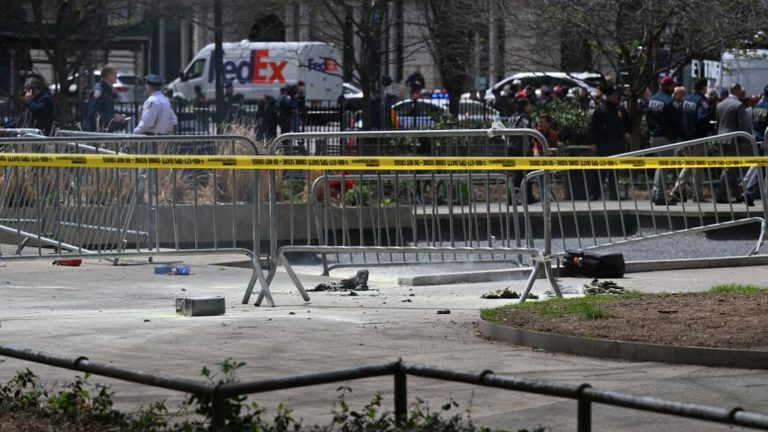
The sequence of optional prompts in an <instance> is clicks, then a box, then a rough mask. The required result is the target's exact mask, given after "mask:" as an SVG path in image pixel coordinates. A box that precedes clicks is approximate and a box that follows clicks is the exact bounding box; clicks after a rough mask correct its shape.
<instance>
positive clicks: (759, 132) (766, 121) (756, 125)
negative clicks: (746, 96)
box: [752, 85, 768, 142]
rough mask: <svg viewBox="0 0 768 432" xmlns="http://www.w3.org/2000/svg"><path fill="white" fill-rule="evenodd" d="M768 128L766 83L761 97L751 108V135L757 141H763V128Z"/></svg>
mask: <svg viewBox="0 0 768 432" xmlns="http://www.w3.org/2000/svg"><path fill="white" fill-rule="evenodd" d="M766 128H768V85H767V86H765V88H764V89H763V98H762V99H760V103H758V104H757V105H755V107H754V108H752V135H754V136H755V140H756V141H757V142H760V141H765V135H764V134H765V129H766Z"/></svg>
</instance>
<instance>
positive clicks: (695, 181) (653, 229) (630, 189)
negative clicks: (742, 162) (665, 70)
mask: <svg viewBox="0 0 768 432" xmlns="http://www.w3.org/2000/svg"><path fill="white" fill-rule="evenodd" d="M737 140H742V141H741V144H739V143H738V142H737ZM670 154H680V155H701V156H705V155H709V156H713V157H717V156H736V155H745V154H748V155H758V154H759V152H758V144H757V143H756V142H755V139H754V138H753V137H752V135H750V134H748V133H745V132H733V133H728V134H724V135H718V136H712V137H707V138H702V139H697V140H692V141H686V142H680V143H675V144H669V145H665V146H660V147H655V148H649V149H645V150H639V151H633V152H629V153H623V154H620V155H616V156H612V157H633V156H666V155H670ZM723 168H724V169H725V168H726V167H725V166H723ZM728 169H730V170H734V171H735V172H738V171H739V169H738V168H728ZM755 169H757V172H758V175H757V181H758V185H759V190H760V191H761V193H760V198H759V200H758V199H755V200H754V202H752V200H751V199H743V198H742V197H740V196H738V195H741V194H742V192H739V186H737V185H732V184H729V182H733V181H734V179H736V181H737V182H738V183H739V185H740V186H741V190H743V191H746V187H745V186H743V185H741V183H742V181H741V177H740V176H741V175H743V174H744V173H743V172H741V173H740V174H739V173H737V174H736V175H733V176H730V177H729V176H728V175H721V174H722V173H721V172H720V170H717V172H715V170H713V169H706V168H696V169H693V172H689V173H682V174H683V176H682V177H681V171H682V170H671V169H667V170H663V171H662V173H661V174H660V175H658V176H655V175H654V171H651V170H644V171H639V170H627V172H626V173H620V172H617V171H615V170H591V171H582V172H579V171H570V172H555V171H549V172H548V174H547V175H548V176H550V177H551V180H550V181H551V183H552V184H555V185H556V186H555V187H552V188H551V191H552V196H551V198H552V202H551V205H552V211H553V213H554V215H555V216H554V220H553V223H554V229H553V241H555V243H557V244H560V246H559V249H560V250H559V251H554V252H553V254H552V256H553V257H561V256H563V255H564V254H565V251H566V250H569V249H582V250H588V249H598V248H609V247H615V246H618V245H624V244H628V243H635V242H640V241H650V240H653V239H659V238H662V237H669V236H678V235H682V234H687V233H695V232H705V231H712V230H717V229H723V228H730V227H736V226H741V225H747V224H757V223H759V224H760V233H759V234H758V235H757V239H756V244H755V247H754V248H753V249H752V250H751V251H745V252H748V253H749V254H750V255H752V254H755V253H757V252H758V251H759V250H760V248H761V247H762V245H763V244H764V241H765V234H766V228H767V224H766V220H768V217H766V216H767V215H766V212H768V205H766V180H765V178H764V177H765V176H764V175H763V174H760V170H759V169H758V168H757V167H755ZM697 171H698V172H697ZM540 175H543V171H535V172H531V173H529V174H528V175H527V177H526V180H530V179H532V178H535V177H536V176H540ZM717 176H720V178H719V179H718V178H717ZM611 177H614V179H615V180H614V181H611ZM654 177H655V178H656V179H658V181H657V182H656V184H657V185H659V186H662V187H658V189H659V190H660V191H661V192H660V197H661V199H657V200H655V202H654V197H653V196H652V195H653V190H654ZM558 178H559V179H558ZM677 179H681V180H683V181H681V182H679V183H680V189H679V190H680V193H681V194H682V195H678V197H679V198H684V199H682V200H678V199H674V198H671V197H670V193H671V192H672V190H673V188H674V184H676V183H678V181H677ZM661 180H663V185H662V183H661V182H660V181H661ZM604 183H605V184H604ZM688 183H690V184H688ZM606 185H607V188H606ZM662 188H663V191H662V190H661V189H662ZM724 188H725V189H724ZM726 189H728V190H729V193H728V194H725V195H722V196H720V197H718V191H721V192H722V191H724V190H726ZM737 194H738V195H737ZM589 195H593V196H592V197H591V199H590V196H589ZM606 195H608V196H607V197H606ZM754 204H757V205H756V206H755V205H754ZM525 220H526V233H528V235H527V238H528V239H531V240H532V239H533V236H532V235H531V231H532V229H533V227H532V226H531V224H530V221H529V219H528V218H526V219H525ZM534 245H535V243H534V242H530V243H528V246H529V247H534Z"/></svg>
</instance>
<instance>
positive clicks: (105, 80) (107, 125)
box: [84, 65, 125, 132]
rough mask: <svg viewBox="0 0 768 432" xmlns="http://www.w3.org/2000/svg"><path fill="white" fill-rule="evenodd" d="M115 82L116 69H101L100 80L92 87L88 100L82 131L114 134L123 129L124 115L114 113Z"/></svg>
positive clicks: (108, 66)
mask: <svg viewBox="0 0 768 432" xmlns="http://www.w3.org/2000/svg"><path fill="white" fill-rule="evenodd" d="M115 82H117V69H115V67H114V66H112V65H104V67H103V68H101V80H100V81H99V82H97V83H96V85H94V86H93V89H92V90H91V96H90V97H89V99H88V111H87V112H86V115H85V122H84V123H85V124H84V129H85V130H86V131H90V132H114V131H116V130H117V129H119V128H121V127H123V124H124V123H125V115H123V114H118V113H115V100H114V94H113V92H112V86H113V85H114V84H115Z"/></svg>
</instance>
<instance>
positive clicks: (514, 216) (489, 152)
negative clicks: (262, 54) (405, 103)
mask: <svg viewBox="0 0 768 432" xmlns="http://www.w3.org/2000/svg"><path fill="white" fill-rule="evenodd" d="M510 137H520V138H521V139H536V140H538V141H539V142H541V143H543V147H544V151H545V154H546V152H547V151H548V149H547V143H546V139H545V138H544V137H543V136H542V135H541V134H540V133H539V132H538V131H535V130H531V129H502V128H492V129H457V130H408V131H365V132H363V131H355V132H328V133H289V134H285V135H281V136H279V137H278V138H276V139H275V140H274V141H273V142H272V143H271V145H270V148H269V153H270V154H276V153H277V152H278V151H283V152H291V153H302V154H308V153H315V154H324V153H325V152H326V150H327V149H328V148H330V147H332V143H334V142H337V143H338V144H336V146H337V147H341V148H342V149H343V148H350V147H352V148H355V149H356V151H357V153H358V154H360V153H365V155H369V156H374V155H393V154H394V155H408V156H415V157H418V156H419V154H420V152H426V154H425V155H452V156H457V155H466V154H470V155H473V156H494V155H504V154H506V146H507V144H506V141H505V140H506V139H509V138H510ZM473 139H474V140H475V141H473ZM478 139H480V140H482V141H480V142H477V140H478ZM366 140H368V141H372V142H367V141H366ZM350 144H351V145H350ZM345 146H346V147H345ZM414 149H415V151H416V152H417V154H413V153H412V152H413V151H414ZM425 149H426V150H425ZM404 150H405V152H404ZM345 153H348V152H344V151H342V154H345ZM271 174H272V175H271V178H270V197H271V198H270V206H272V212H271V214H272V216H273V217H272V218H271V219H270V221H271V224H272V227H271V229H270V233H271V234H272V235H273V236H275V237H274V238H273V241H272V242H271V244H272V248H273V249H272V251H271V255H272V256H273V257H274V259H275V262H278V263H280V264H282V265H283V266H284V267H285V269H286V271H287V272H288V274H289V276H290V277H291V279H292V280H293V282H294V284H295V285H296V287H297V289H298V290H299V293H300V294H301V295H302V297H303V298H304V299H305V300H309V296H308V295H307V293H306V291H305V290H304V288H303V286H302V285H301V282H300V281H299V279H298V277H297V276H296V274H295V272H294V271H293V269H292V268H291V264H290V263H289V262H288V260H287V259H286V254H287V253H290V252H303V253H315V254H319V255H320V256H321V259H322V261H323V273H324V274H328V272H329V270H330V269H332V268H336V267H351V266H372V265H393V264H413V263H414V262H417V263H419V264H429V263H451V262H469V261H506V262H514V263H516V264H517V265H523V261H524V260H523V256H530V265H531V266H532V267H533V270H532V272H531V274H530V277H529V278H528V281H527V283H526V287H525V290H524V293H523V295H522V300H525V298H526V297H527V296H528V294H529V293H530V290H531V288H532V286H533V283H534V281H535V280H536V278H537V276H538V275H539V274H540V273H541V272H542V271H544V273H545V275H546V277H547V279H548V281H549V283H550V285H551V286H552V288H553V289H554V291H555V292H556V293H557V294H558V295H559V294H560V290H559V287H558V286H557V283H556V281H555V279H554V275H553V274H552V272H551V270H550V265H549V262H548V261H547V260H546V259H545V257H547V256H548V255H549V254H550V249H549V248H550V245H549V240H548V239H549V238H550V233H549V230H550V223H549V221H550V208H549V195H550V194H549V193H548V191H549V186H548V183H547V178H546V176H540V178H539V190H540V197H541V202H542V205H541V209H540V215H541V222H542V223H541V226H542V230H543V237H544V238H545V239H546V240H545V243H544V245H543V246H541V247H533V246H531V244H530V241H528V240H526V239H525V238H524V233H523V225H522V223H521V222H522V221H521V220H520V219H521V217H522V213H523V212H522V211H521V210H520V205H522V206H523V207H527V196H526V192H525V189H524V188H523V189H517V188H516V187H514V184H513V183H512V182H510V181H509V179H510V178H511V177H512V176H514V175H515V174H516V173H515V171H513V170H510V171H509V172H495V173H491V172H471V171H469V172H456V171H452V172H439V171H437V172H432V173H426V174H425V173H423V172H422V173H417V172H415V171H413V172H409V171H400V172H398V173H375V174H371V173H367V174H366V173H355V172H344V171H340V172H307V171H296V172H290V171H287V172H284V173H279V175H278V173H275V172H274V171H273V172H272V173H271ZM278 181H282V188H283V191H284V192H285V191H286V190H288V191H291V192H290V194H289V195H290V196H289V197H288V199H287V202H285V203H281V205H280V206H279V207H278V201H279V199H278V197H277V191H276V188H277V184H278ZM294 182H295V183H296V184H298V188H297V187H296V185H295V184H293V183H294ZM299 190H301V191H302V192H299ZM297 194H303V195H304V197H303V198H304V199H303V201H304V202H303V209H302V208H300V207H299V206H298V205H297V204H295V203H294V202H293V200H292V199H291V197H293V196H296V195H297ZM283 195H285V193H283ZM518 200H521V201H522V204H519V203H518V202H517V201H518ZM303 215H307V216H306V220H301V219H300V216H303ZM313 222H314V223H313ZM277 236H279V237H280V238H279V239H278V238H277ZM302 236H303V237H302ZM281 244H282V246H279V245H281ZM330 257H333V258H334V259H335V263H332V264H329V261H330ZM273 275H274V269H271V272H270V275H269V276H268V281H269V280H271V278H272V276H273Z"/></svg>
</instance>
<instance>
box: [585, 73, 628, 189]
mask: <svg viewBox="0 0 768 432" xmlns="http://www.w3.org/2000/svg"><path fill="white" fill-rule="evenodd" d="M631 130H632V122H631V120H630V118H629V113H628V112H627V110H626V109H625V108H624V107H623V106H621V105H619V91H618V90H616V89H615V88H613V87H609V88H607V89H605V101H604V102H603V103H601V104H600V106H598V107H597V108H596V109H595V111H594V112H593V113H592V118H591V119H590V121H589V128H588V129H587V142H589V143H590V144H591V145H592V150H593V151H594V152H595V154H596V155H598V156H611V155H617V154H621V153H624V152H626V148H627V141H628V140H629V133H630V131H631ZM604 173H605V174H603V172H601V173H599V174H600V176H597V175H595V176H593V177H592V184H591V185H590V191H589V192H590V196H591V197H592V198H594V199H599V198H600V197H602V182H601V180H602V179H601V177H602V178H605V177H608V196H609V197H610V199H612V200H617V199H618V197H619V196H618V189H617V185H618V182H617V178H616V177H617V175H618V173H617V172H616V171H605V172H604Z"/></svg>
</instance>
